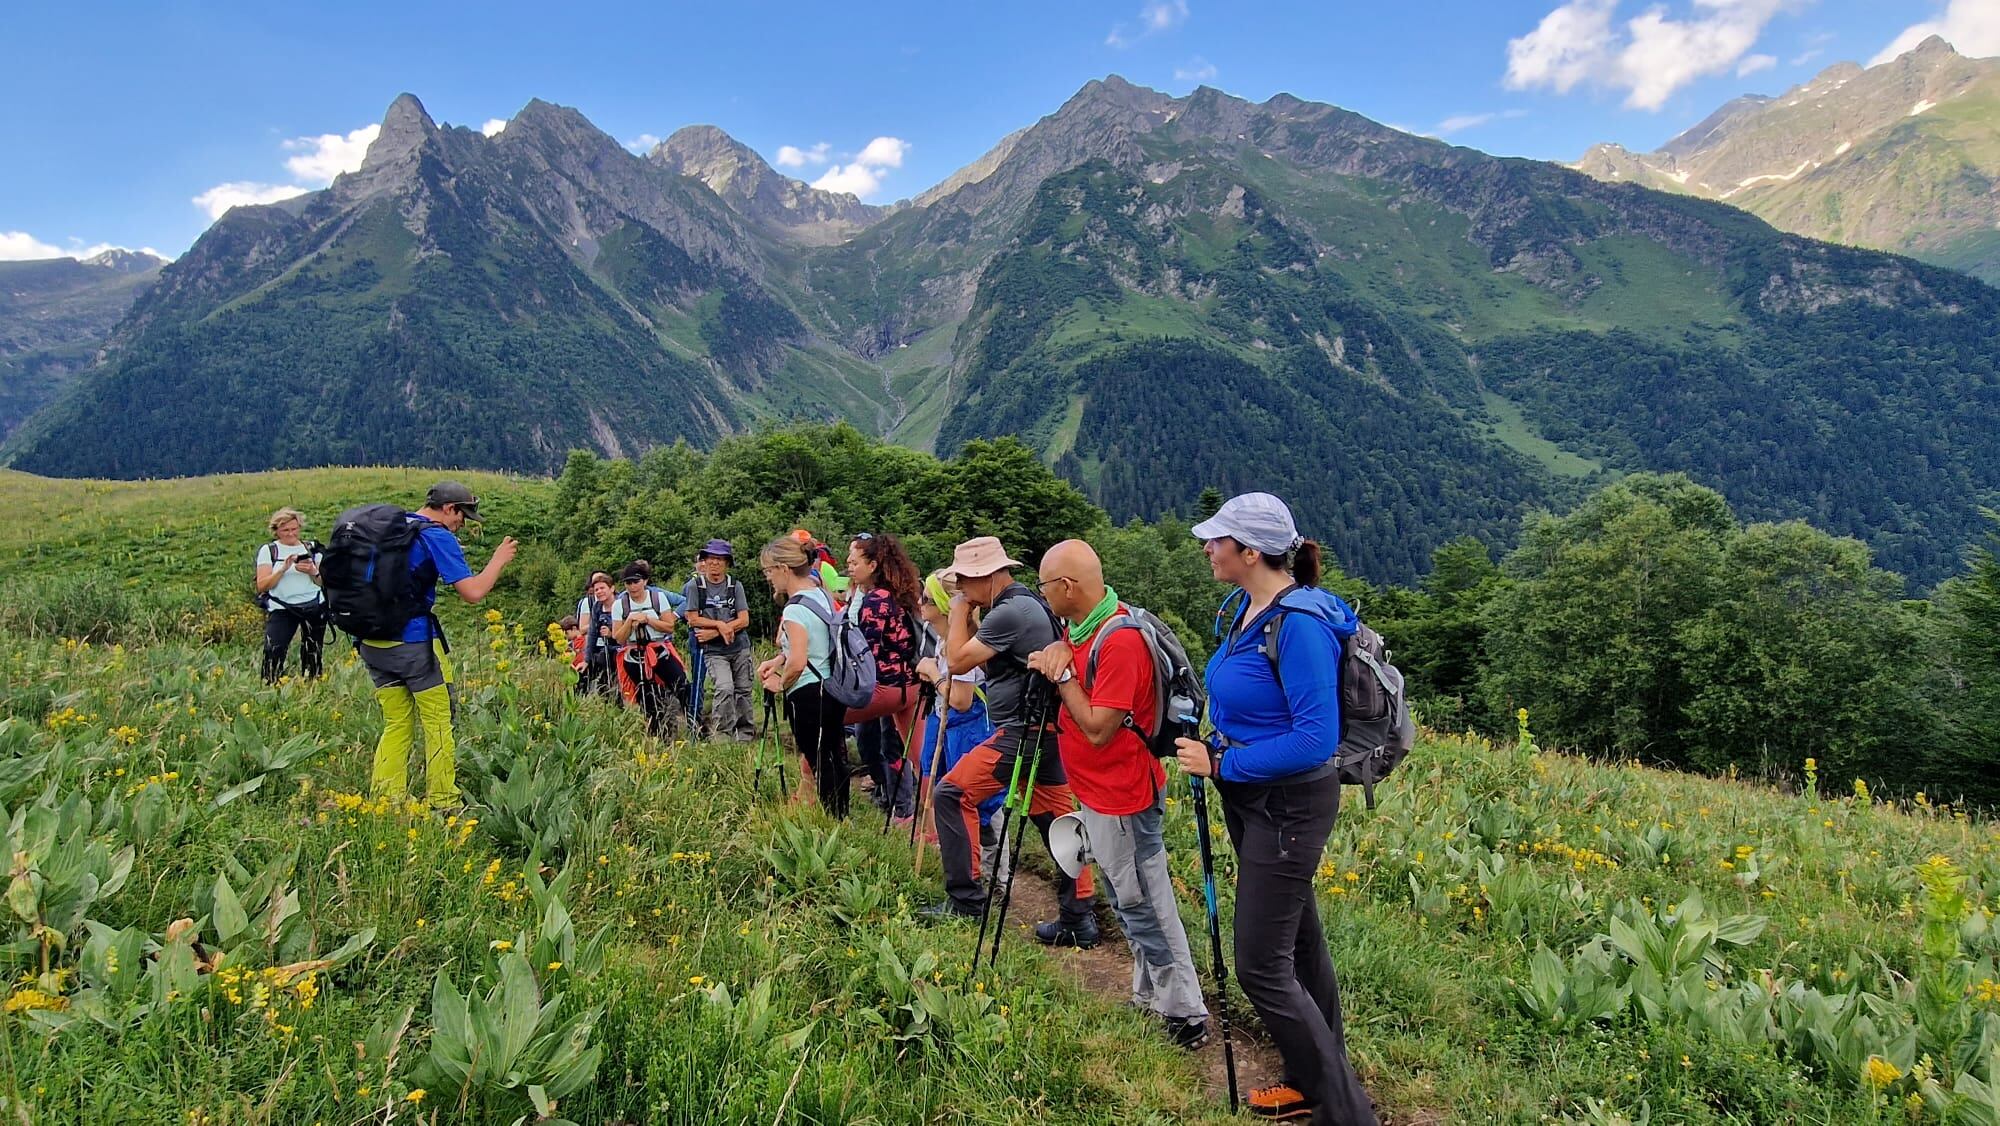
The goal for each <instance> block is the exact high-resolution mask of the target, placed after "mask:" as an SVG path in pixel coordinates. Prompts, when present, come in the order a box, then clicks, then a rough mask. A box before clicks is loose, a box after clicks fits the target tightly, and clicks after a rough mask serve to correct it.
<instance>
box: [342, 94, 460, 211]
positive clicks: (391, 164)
mask: <svg viewBox="0 0 2000 1126" xmlns="http://www.w3.org/2000/svg"><path fill="white" fill-rule="evenodd" d="M436 135H437V122H435V121H432V120H431V115H430V114H429V113H427V112H425V110H424V103H422V102H420V101H418V100H417V96H416V95H415V94H398V95H396V100H395V101H393V102H390V103H389V110H388V112H387V113H385V114H383V115H382V131H381V132H380V133H378V134H376V137H375V141H374V143H373V144H371V145H369V146H368V155H367V156H366V157H364V158H362V161H361V167H360V168H359V169H357V170H355V171H353V172H349V173H347V174H345V175H343V176H341V177H340V178H339V179H337V180H336V181H334V187H335V190H336V191H337V192H338V193H339V194H340V196H341V197H342V198H343V199H359V198H362V197H364V196H369V195H375V194H377V193H379V192H382V191H384V190H387V189H388V188H389V187H391V186H393V185H394V184H396V183H399V182H401V181H402V180H403V178H404V177H405V176H406V175H407V174H408V173H409V172H410V171H411V170H413V169H414V168H415V167H416V163H417V158H418V154H419V153H420V152H422V151H423V148H424V146H425V145H426V144H428V143H429V142H430V140H431V138H432V137H434V136H436Z"/></svg>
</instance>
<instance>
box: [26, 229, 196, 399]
mask: <svg viewBox="0 0 2000 1126" xmlns="http://www.w3.org/2000/svg"><path fill="white" fill-rule="evenodd" d="M166 264H167V260H166V259H164V258H159V257H156V256H154V255H152V254H147V253H145V252H143V251H134V250H106V251H104V252H102V253H100V254H94V255H91V256H90V257H87V258H83V259H76V258H42V259H33V260H29V261H25V262H0V438H5V437H6V436H7V435H8V434H11V433H13V431H14V428H15V427H17V426H19V425H20V424H21V422H22V421H23V420H24V419H26V418H27V417H28V416H29V415H31V414H33V413H35V412H36V411H37V410H40V409H41V408H42V406H44V405H45V404H46V403H48V402H49V401H50V400H51V399H53V398H54V397H55V396H56V394H57V393H58V392H59V391H61V390H62V388H63V387H64V386H65V385H66V384H67V383H68V382H69V380H70V379H71V378H72V377H74V376H75V375H76V373H77V372H79V371H81V370H83V369H84V368H87V367H89V366H90V365H91V364H92V363H93V362H95V360H96V357H97V351H98V348H99V347H100V346H101V345H102V344H103V343H104V338H105V337H106V336H109V335H110V334H111V330H112V328H113V327H114V326H116V325H117V323H118V321H119V320H120V319H121V318H123V317H124V316H125V313H126V311H127V310H129V309H130V308H131V307H132V303H133V302H134V301H136V300H138V298H139V296H140V295H141V294H143V293H145V292H146V290H147V288H148V287H150V286H151V285H152V284H153V281H154V280H155V279H156V278H158V277H159V275H160V268H161V267H163V266H165V265H166Z"/></svg>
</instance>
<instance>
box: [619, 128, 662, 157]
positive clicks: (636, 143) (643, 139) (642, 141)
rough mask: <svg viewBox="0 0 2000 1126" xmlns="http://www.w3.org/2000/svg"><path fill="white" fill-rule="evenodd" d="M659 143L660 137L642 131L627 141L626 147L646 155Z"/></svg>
mask: <svg viewBox="0 0 2000 1126" xmlns="http://www.w3.org/2000/svg"><path fill="white" fill-rule="evenodd" d="M659 144H660V138H658V137H655V136H653V135H652V134H651V133H641V134H639V135H638V136H636V137H634V138H632V139H631V140H629V141H627V142H625V147H626V148H627V149H628V150H630V151H632V152H636V153H639V154H641V155H644V154H646V153H649V152H652V151H653V150H654V149H655V148H657V147H658V146H659Z"/></svg>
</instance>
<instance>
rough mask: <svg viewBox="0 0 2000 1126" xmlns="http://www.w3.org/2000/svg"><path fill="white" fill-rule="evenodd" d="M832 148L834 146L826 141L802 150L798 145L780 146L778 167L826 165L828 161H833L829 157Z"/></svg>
mask: <svg viewBox="0 0 2000 1126" xmlns="http://www.w3.org/2000/svg"><path fill="white" fill-rule="evenodd" d="M832 148H833V146H832V145H829V144H827V143H826V142H825V141H821V142H819V143H818V144H816V145H814V146H813V147H811V148H809V149H802V148H800V147H798V146H797V145H779V146H778V167H780V168H804V167H805V166H806V165H808V164H825V163H826V162H827V161H828V160H830V159H832V158H831V157H829V156H828V155H827V153H828V151H829V150H831V149H832Z"/></svg>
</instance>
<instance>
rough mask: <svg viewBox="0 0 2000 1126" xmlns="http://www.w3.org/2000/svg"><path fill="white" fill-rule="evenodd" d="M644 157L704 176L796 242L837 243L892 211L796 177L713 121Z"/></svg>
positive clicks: (742, 209)
mask: <svg viewBox="0 0 2000 1126" xmlns="http://www.w3.org/2000/svg"><path fill="white" fill-rule="evenodd" d="M646 159H647V160H648V161H650V162H651V163H653V164H654V165H656V166H658V167H660V168H662V169H664V170H666V171H668V172H671V173H673V174H674V175H676V176H688V177H692V178H694V179H696V180H700V181H701V182H702V183H703V184H705V185H707V187H708V190H710V191H712V192H714V193H715V194H716V195H718V196H721V197H722V198H723V199H724V200H725V201H726V202H728V203H729V205H730V206H731V207H733V208H735V210H736V211H737V212H738V213H739V214H742V215H744V216H746V217H748V218H750V219H751V220H753V221H755V222H758V223H761V224H763V225H765V226H766V227H767V228H770V229H772V230H773V231H775V233H777V234H779V235H781V236H783V237H784V238H786V239H789V240H791V241H794V242H803V243H808V244H820V245H823V244H826V243H833V242H838V241H840V240H841V239H844V238H846V237H848V236H850V235H852V234H854V233H855V232H856V231H859V230H861V229H863V228H865V227H867V226H869V225H871V224H873V223H874V222H875V221H876V220H878V219H880V218H882V217H883V216H885V215H887V214H888V213H889V210H890V209H889V208H886V207H875V206H871V205H869V204H866V203H863V202H861V199H860V197H858V196H856V195H854V194H853V193H851V192H830V191H826V190H824V189H822V188H815V187H812V186H811V185H809V184H806V183H805V182H804V181H801V180H794V179H792V178H791V177H790V176H786V175H784V174H783V173H781V172H779V171H778V170H777V169H775V168H772V167H771V166H770V165H769V164H767V163H765V161H764V158H763V157H761V156H759V155H758V154H757V151H756V150H755V149H752V148H751V147H750V146H748V145H746V144H744V143H743V142H741V141H739V140H737V139H736V138H734V137H732V136H730V135H729V134H728V133H726V132H724V131H722V130H721V129H718V128H716V127H715V126H713V125H689V126H687V127H685V128H683V129H678V130H676V131H675V132H674V133H673V135H672V136H670V137H668V138H667V139H666V140H664V141H661V142H660V143H659V144H657V145H655V146H653V151H652V152H650V153H648V154H646Z"/></svg>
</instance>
